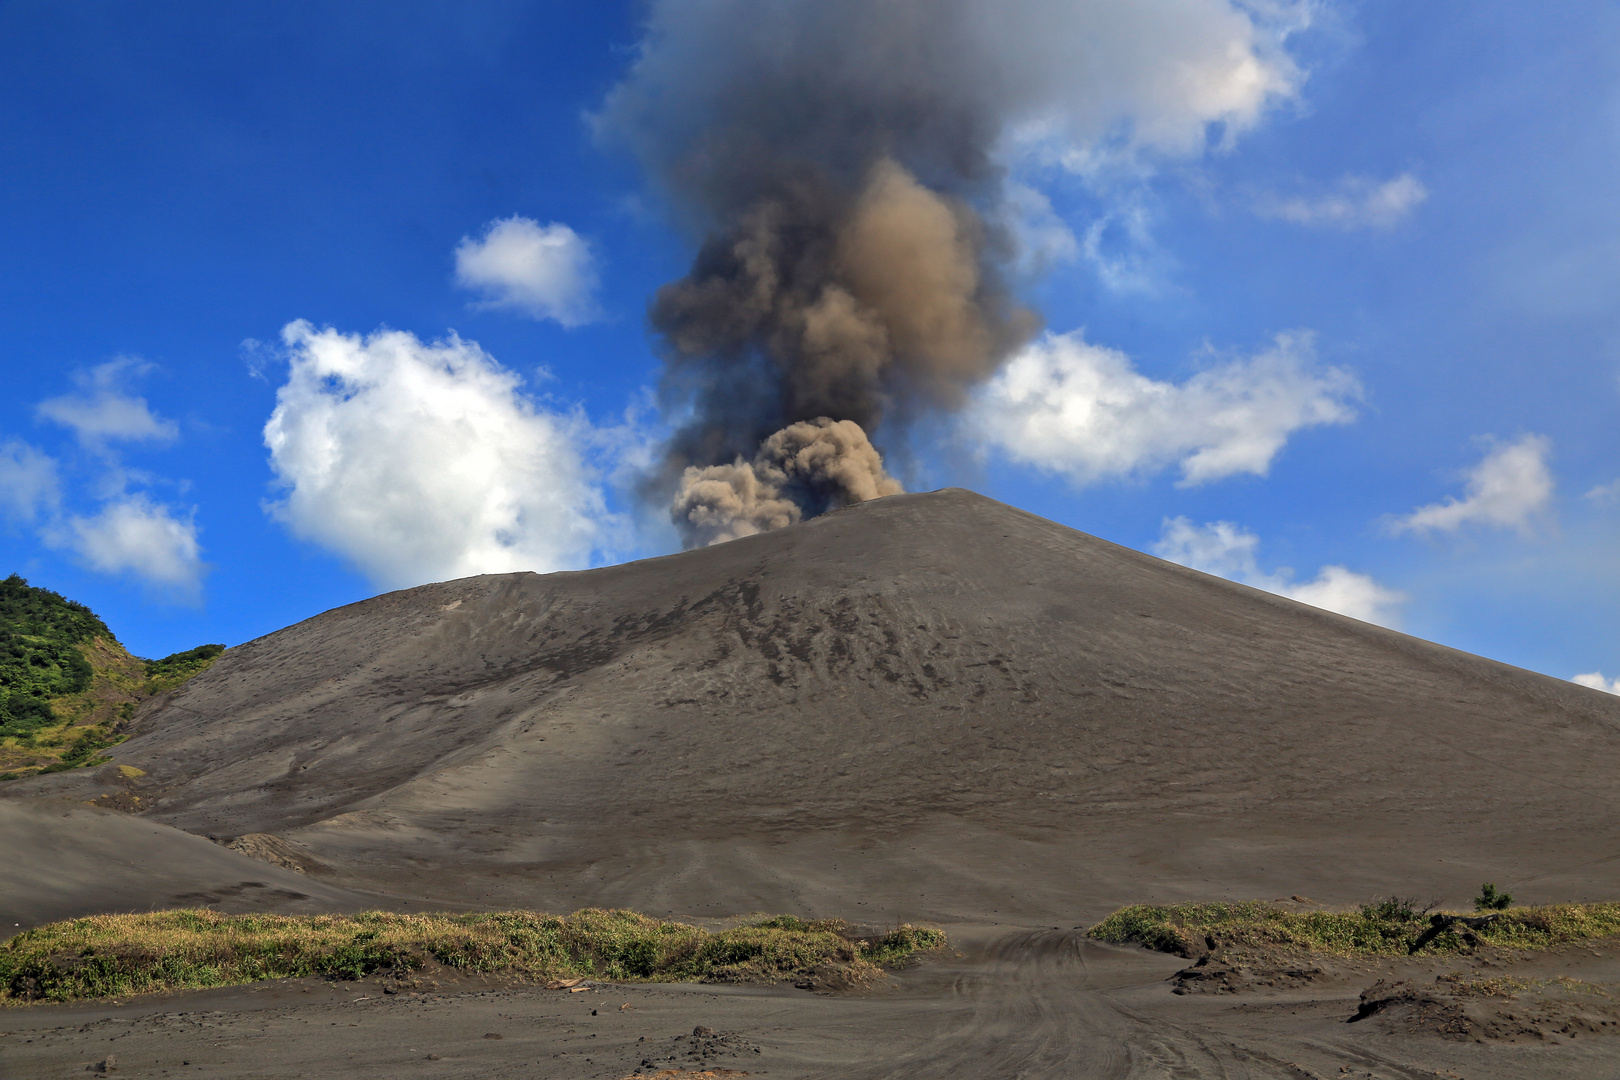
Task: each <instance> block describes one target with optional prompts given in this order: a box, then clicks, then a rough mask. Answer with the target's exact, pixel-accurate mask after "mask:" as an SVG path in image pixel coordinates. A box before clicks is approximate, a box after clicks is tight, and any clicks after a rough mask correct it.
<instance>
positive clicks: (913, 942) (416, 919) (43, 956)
mask: <svg viewBox="0 0 1620 1080" xmlns="http://www.w3.org/2000/svg"><path fill="white" fill-rule="evenodd" d="M944 944H945V935H944V933H943V932H941V931H938V930H930V929H925V928H921V927H912V926H902V927H899V928H898V929H896V930H893V931H891V932H889V933H887V934H883V935H878V936H872V937H857V936H853V935H851V933H850V932H849V929H848V928H847V927H846V926H845V924H844V923H842V922H839V921H836V920H828V921H820V922H806V921H804V920H801V919H797V918H794V917H792V916H779V917H777V918H773V919H765V920H759V921H756V922H752V923H749V924H746V925H743V926H739V927H736V928H734V929H731V930H725V931H722V932H720V933H709V932H707V931H705V930H701V929H699V928H697V927H695V926H687V925H685V924H684V923H677V922H666V921H663V920H659V919H652V918H649V917H647V916H645V915H640V914H637V913H635V912H633V911H602V910H597V909H586V910H583V911H576V912H575V913H574V914H572V915H568V916H559V915H545V914H540V913H537V912H527V911H508V912H497V913H478V914H420V915H401V914H394V913H391V912H381V911H370V912H363V913H361V914H358V915H222V914H220V913H218V912H214V911H208V910H195V911H159V912H151V913H147V914H136V915H95V916H90V917H88V918H83V919H73V920H70V921H67V922H59V923H52V924H50V925H48V926H41V927H37V928H35V929H33V930H28V931H25V932H23V933H21V934H18V935H17V936H16V937H14V938H12V939H10V940H9V941H6V942H5V943H4V944H0V1004H16V1003H19V1002H28V1001H69V1000H75V999H80V998H94V997H107V996H111V995H119V996H123V995H128V994H140V993H151V992H155V991H163V990H181V989H195V988H201V987H209V986H226V985H230V984H235V983H245V982H253V981H255V980H259V979H280V978H292V977H297V976H306V975H320V976H327V977H333V978H341V979H359V978H363V977H365V976H366V975H369V974H370V973H372V972H373V971H376V970H378V969H382V968H390V969H394V970H412V969H416V968H420V967H422V966H423V965H425V964H426V963H427V962H428V961H429V959H431V960H434V961H437V962H438V963H440V964H443V965H445V966H446V967H451V968H457V969H460V970H464V971H472V972H480V973H500V974H507V975H513V976H518V977H521V978H525V979H532V980H536V981H539V980H548V979H566V978H598V979H610V980H614V981H649V982H691V981H715V982H719V981H739V982H777V981H781V980H786V979H792V978H796V977H801V976H803V975H805V974H807V973H810V972H813V971H818V970H821V971H825V970H826V969H828V968H829V967H842V968H845V969H850V970H852V971H872V972H874V973H875V972H876V970H877V967H878V965H887V966H896V965H899V964H902V963H904V962H905V961H906V960H908V959H910V958H911V957H912V956H914V955H915V954H916V953H918V952H922V951H925V950H929V949H936V948H939V947H941V946H942V945H944Z"/></svg>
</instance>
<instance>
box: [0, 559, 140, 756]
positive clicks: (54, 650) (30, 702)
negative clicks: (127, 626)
mask: <svg viewBox="0 0 1620 1080" xmlns="http://www.w3.org/2000/svg"><path fill="white" fill-rule="evenodd" d="M97 637H101V638H106V639H107V640H109V641H112V640H115V639H114V638H113V635H112V631H111V630H108V629H107V626H106V624H105V623H103V622H102V621H101V620H100V619H98V618H96V615H95V613H94V612H93V611H91V610H90V609H89V608H87V607H85V606H84V605H83V604H76V603H74V602H73V601H71V600H68V599H65V598H64V597H62V596H60V595H59V594H57V593H54V592H51V591H50V590H49V589H36V588H34V587H33V586H32V585H29V584H28V582H27V581H26V580H24V579H23V578H21V577H19V576H18V575H16V574H12V575H11V576H10V577H8V578H6V579H5V581H0V737H12V738H23V739H26V738H29V737H31V736H34V735H35V734H37V733H38V732H39V731H41V730H42V729H44V728H48V727H52V726H54V725H55V724H56V723H57V722H58V720H57V716H56V713H55V712H54V711H53V710H52V708H51V701H52V700H53V699H55V698H59V697H64V696H66V695H69V694H78V693H82V692H83V691H85V690H87V689H89V688H90V681H91V679H92V678H93V676H94V672H93V670H92V669H91V666H90V662H89V661H88V660H87V659H85V656H84V653H83V651H82V650H80V648H79V646H80V645H82V644H84V643H86V642H88V641H91V640H92V639H94V638H97Z"/></svg>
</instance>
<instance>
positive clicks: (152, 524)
mask: <svg viewBox="0 0 1620 1080" xmlns="http://www.w3.org/2000/svg"><path fill="white" fill-rule="evenodd" d="M49 539H51V540H52V542H54V543H55V544H56V545H57V546H67V547H71V548H72V549H73V550H74V551H75V552H77V553H78V554H79V556H80V557H81V558H83V559H84V561H85V563H86V565H88V566H89V567H90V568H91V569H92V570H96V571H98V572H100V573H103V574H124V573H132V574H135V575H136V576H137V577H139V578H141V579H142V580H144V581H145V582H146V583H147V584H148V585H155V586H159V587H162V588H166V589H172V590H175V591H177V592H180V593H182V594H185V595H192V594H195V593H196V591H197V589H198V587H199V586H200V585H201V584H202V575H203V570H204V567H203V563H202V552H201V548H200V547H199V545H198V543H197V525H196V522H195V521H194V520H192V518H191V517H190V516H189V515H188V516H186V517H185V518H183V519H182V518H179V517H176V516H175V514H174V512H173V511H172V510H171V508H169V507H167V506H162V505H159V504H157V503H154V502H152V500H151V499H149V498H147V497H146V496H145V495H140V494H137V495H129V496H125V497H123V498H120V499H117V500H114V501H113V502H110V503H108V504H107V505H106V506H104V507H102V508H101V511H100V512H99V513H97V514H96V515H95V516H94V517H88V518H86V517H77V516H75V517H71V518H69V519H68V520H67V522H66V524H65V525H64V526H61V527H58V528H56V529H53V530H52V532H51V533H50V534H49Z"/></svg>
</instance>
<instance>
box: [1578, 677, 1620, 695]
mask: <svg viewBox="0 0 1620 1080" xmlns="http://www.w3.org/2000/svg"><path fill="white" fill-rule="evenodd" d="M1569 681H1570V682H1573V683H1580V684H1581V685H1582V686H1590V687H1591V688H1592V689H1593V690H1602V691H1603V692H1604V693H1605V694H1620V679H1605V678H1604V677H1603V672H1601V671H1589V672H1587V673H1586V674H1585V675H1577V676H1575V677H1574V678H1573V679H1571V680H1569Z"/></svg>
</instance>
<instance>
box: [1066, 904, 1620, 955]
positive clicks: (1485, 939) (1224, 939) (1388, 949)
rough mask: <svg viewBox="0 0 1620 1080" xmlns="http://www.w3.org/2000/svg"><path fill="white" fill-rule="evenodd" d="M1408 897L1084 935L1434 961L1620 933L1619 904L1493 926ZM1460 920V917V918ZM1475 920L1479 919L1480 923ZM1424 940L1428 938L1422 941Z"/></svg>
mask: <svg viewBox="0 0 1620 1080" xmlns="http://www.w3.org/2000/svg"><path fill="white" fill-rule="evenodd" d="M1424 914H1425V913H1424V912H1420V911H1417V910H1416V909H1415V905H1414V904H1413V903H1412V902H1411V901H1409V900H1394V901H1380V902H1377V903H1373V904H1365V905H1363V906H1362V907H1361V908H1359V909H1358V910H1356V911H1341V912H1335V911H1285V910H1283V909H1281V908H1278V907H1273V906H1272V905H1270V904H1263V903H1259V902H1257V901H1249V902H1243V903H1231V904H1172V905H1168V906H1162V907H1161V906H1149V905H1137V906H1134V907H1127V908H1121V909H1120V910H1118V911H1116V912H1114V913H1113V914H1112V915H1110V916H1108V918H1106V919H1104V920H1103V921H1102V922H1100V923H1098V924H1097V925H1096V926H1094V927H1092V928H1091V929H1090V930H1089V931H1087V936H1089V937H1092V938H1095V939H1096V940H1098V941H1109V942H1115V943H1118V944H1125V943H1128V942H1135V943H1137V944H1141V945H1145V946H1147V947H1148V948H1150V949H1157V950H1159V951H1161V952H1170V953H1176V954H1178V955H1181V956H1189V955H1192V954H1194V953H1199V952H1203V951H1205V950H1206V949H1216V948H1219V949H1225V950H1231V951H1232V952H1234V953H1238V954H1241V953H1245V952H1252V953H1273V952H1277V951H1304V952H1325V953H1335V954H1339V955H1343V956H1405V955H1408V954H1410V953H1412V952H1414V950H1415V951H1416V952H1417V954H1418V955H1423V956H1429V955H1437V954H1446V953H1459V952H1465V951H1468V950H1470V949H1473V948H1476V947H1478V946H1479V945H1482V944H1485V945H1494V946H1497V947H1499V948H1505V949H1548V948H1554V947H1556V946H1559V945H1565V944H1570V943H1574V942H1583V941H1591V940H1593V939H1597V938H1610V937H1617V936H1620V903H1610V904H1554V905H1550V906H1547V907H1521V908H1515V909H1513V910H1511V911H1504V912H1503V913H1501V914H1500V915H1499V916H1498V917H1496V918H1495V919H1493V920H1491V921H1490V922H1489V923H1488V924H1486V925H1482V926H1478V927H1469V926H1468V925H1466V924H1463V923H1459V922H1450V923H1449V924H1448V925H1447V926H1446V927H1445V928H1444V929H1437V923H1436V921H1435V920H1436V919H1440V920H1442V921H1445V920H1448V919H1450V918H1452V915H1451V914H1450V913H1441V914H1440V915H1437V916H1434V917H1433V918H1424ZM1458 918H1460V916H1459V917H1458ZM1476 921H1478V920H1476ZM1420 939H1425V940H1423V941H1422V942H1421V943H1420Z"/></svg>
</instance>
